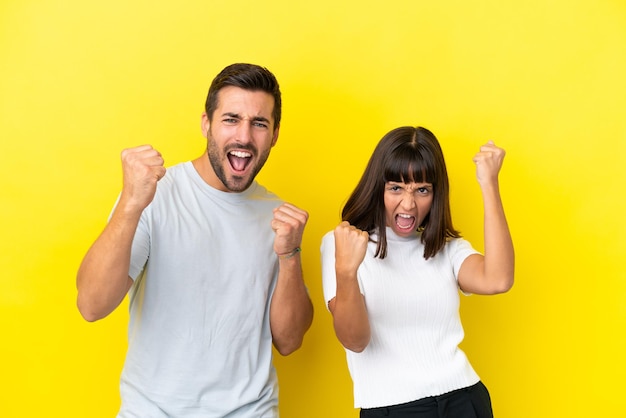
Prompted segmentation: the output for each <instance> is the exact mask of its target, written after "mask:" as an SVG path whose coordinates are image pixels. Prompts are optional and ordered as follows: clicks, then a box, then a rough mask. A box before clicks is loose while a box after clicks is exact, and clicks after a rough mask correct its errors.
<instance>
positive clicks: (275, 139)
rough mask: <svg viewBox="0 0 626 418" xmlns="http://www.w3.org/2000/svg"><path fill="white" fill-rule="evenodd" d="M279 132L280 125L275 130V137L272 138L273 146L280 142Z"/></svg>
mask: <svg viewBox="0 0 626 418" xmlns="http://www.w3.org/2000/svg"><path fill="white" fill-rule="evenodd" d="M278 131H280V125H279V126H277V127H276V129H274V136H273V137H272V146H274V145H276V142H277V141H278Z"/></svg>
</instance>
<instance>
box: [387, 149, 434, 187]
mask: <svg viewBox="0 0 626 418" xmlns="http://www.w3.org/2000/svg"><path fill="white" fill-rule="evenodd" d="M408 151H410V152H408ZM433 171H434V170H433V167H431V166H430V165H429V164H428V163H427V160H426V159H425V158H423V156H421V155H419V154H416V153H415V150H404V152H398V153H396V155H394V156H392V157H391V158H390V159H389V161H388V164H387V166H386V167H385V182H388V181H394V182H399V183H410V182H415V183H434V175H433Z"/></svg>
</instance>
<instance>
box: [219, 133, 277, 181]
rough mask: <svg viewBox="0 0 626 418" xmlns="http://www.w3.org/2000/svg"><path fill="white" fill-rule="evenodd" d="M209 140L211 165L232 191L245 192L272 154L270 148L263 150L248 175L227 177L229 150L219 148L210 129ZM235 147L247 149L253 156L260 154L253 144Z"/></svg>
mask: <svg viewBox="0 0 626 418" xmlns="http://www.w3.org/2000/svg"><path fill="white" fill-rule="evenodd" d="M207 140H208V146H207V154H208V156H209V162H210V163H211V167H213V171H214V172H215V175H216V176H217V178H219V179H220V181H221V182H222V184H223V185H224V187H226V189H228V191H230V192H243V191H244V190H246V189H247V188H248V187H250V185H251V184H252V182H253V181H254V179H255V178H256V175H257V174H259V171H261V168H263V166H264V165H265V162H266V161H267V159H268V158H269V155H270V148H268V149H267V150H265V151H264V152H263V154H261V155H260V156H259V160H258V161H257V163H256V166H254V167H252V170H251V171H250V172H249V174H248V176H247V177H242V176H232V177H231V178H230V179H229V178H227V177H226V170H225V169H224V165H226V164H230V161H229V160H228V156H227V154H228V151H229V150H228V149H225V150H224V151H225V152H222V151H221V150H219V149H218V148H217V146H216V144H215V141H214V140H213V135H211V131H210V130H209V131H208V132H207ZM233 148H237V149H245V150H246V151H249V152H250V153H251V154H252V155H253V156H256V155H257V154H258V151H257V149H256V148H255V147H253V146H248V145H240V146H236V147H233Z"/></svg>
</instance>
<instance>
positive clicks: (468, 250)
mask: <svg viewBox="0 0 626 418" xmlns="http://www.w3.org/2000/svg"><path fill="white" fill-rule="evenodd" d="M447 247H448V248H447V249H448V256H449V257H450V262H451V263H452V269H453V271H454V277H455V279H456V280H457V283H458V281H459V270H461V266H462V265H463V262H464V261H465V259H466V258H467V257H469V256H470V255H472V254H480V252H479V251H476V250H475V249H474V247H472V244H470V242H469V241H467V240H465V239H463V238H455V239H453V240H451V241H450V242H448V244H447ZM463 294H464V295H468V296H469V295H470V294H471V293H467V292H463Z"/></svg>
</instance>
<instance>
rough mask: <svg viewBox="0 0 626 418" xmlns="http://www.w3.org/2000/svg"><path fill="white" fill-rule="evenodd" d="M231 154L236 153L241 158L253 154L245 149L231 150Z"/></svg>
mask: <svg viewBox="0 0 626 418" xmlns="http://www.w3.org/2000/svg"><path fill="white" fill-rule="evenodd" d="M230 155H234V156H235V157H239V158H250V157H252V154H250V153H249V152H245V151H231V152H230Z"/></svg>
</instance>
